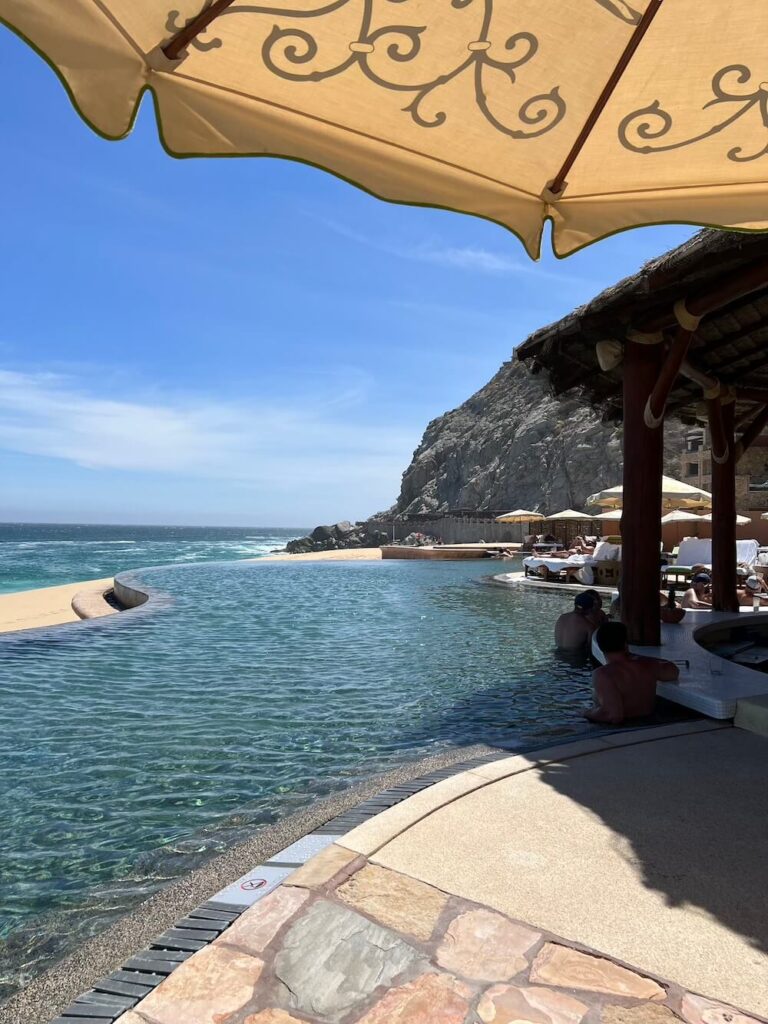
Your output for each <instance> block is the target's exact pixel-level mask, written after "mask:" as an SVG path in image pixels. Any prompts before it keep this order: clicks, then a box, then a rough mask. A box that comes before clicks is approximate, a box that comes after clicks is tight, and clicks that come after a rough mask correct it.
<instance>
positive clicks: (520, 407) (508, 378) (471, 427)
mask: <svg viewBox="0 0 768 1024" xmlns="http://www.w3.org/2000/svg"><path fill="white" fill-rule="evenodd" d="M683 429H684V428H683V427H682V425H680V424H678V423H675V422H674V421H672V422H669V423H668V424H667V427H666V457H665V464H666V469H665V472H667V473H669V474H670V475H671V476H678V475H679V459H680V454H681V452H682V450H683V449H682V445H683ZM621 471H622V452H621V426H620V425H617V424H611V423H603V422H601V420H600V417H599V414H598V413H596V412H595V410H594V409H593V408H592V407H591V406H590V405H587V404H586V403H585V402H583V401H582V400H581V399H579V398H578V396H574V395H572V394H566V395H563V396H561V397H559V398H555V397H553V396H552V395H551V394H550V392H549V390H548V386H547V380H546V378H545V377H544V376H534V375H533V374H531V373H530V372H529V370H528V369H527V368H526V366H525V365H524V364H523V363H518V362H515V361H513V360H510V361H509V362H506V363H504V365H503V366H502V367H501V369H500V370H499V372H498V373H497V374H496V375H495V376H494V377H493V378H492V379H491V380H490V381H489V382H488V383H487V384H486V385H485V386H484V387H482V388H481V389H480V390H479V391H478V392H476V393H475V394H474V395H472V397H471V398H468V399H467V401H466V402H464V404H463V405H460V406H459V407H458V408H457V409H454V410H452V411H451V412H447V413H445V415H443V416H440V417H438V418H437V419H436V420H433V421H432V422H431V423H430V424H429V425H428V427H427V429H426V431H425V432H424V436H423V438H422V440H421V444H420V445H419V446H418V448H417V449H416V451H415V452H414V455H413V459H412V461H411V464H410V466H408V468H407V469H406V471H405V473H404V474H403V482H402V486H401V488H400V496H399V497H398V499H397V505H396V511H397V512H398V513H399V514H414V513H436V512H441V513H450V512H451V511H452V510H456V509H471V510H475V511H487V512H493V511H496V512H498V511H499V510H503V509H510V508H530V509H543V510H545V511H547V512H554V511H557V510H558V509H563V508H568V507H574V508H580V507H583V505H584V502H585V499H586V498H587V497H588V495H590V494H594V493H595V491H598V490H601V489H602V488H604V487H610V486H613V485H614V484H616V483H618V482H619V481H620V480H621Z"/></svg>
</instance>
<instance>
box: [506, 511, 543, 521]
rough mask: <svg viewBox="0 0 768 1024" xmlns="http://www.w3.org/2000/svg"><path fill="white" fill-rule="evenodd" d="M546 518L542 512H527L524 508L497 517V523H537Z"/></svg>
mask: <svg viewBox="0 0 768 1024" xmlns="http://www.w3.org/2000/svg"><path fill="white" fill-rule="evenodd" d="M543 518H544V516H543V515H542V514H541V512H526V510H525V509H524V508H516V509H515V511H514V512H505V513H504V515H503V516H496V522H497V523H537V522H539V521H540V520H542V519H543Z"/></svg>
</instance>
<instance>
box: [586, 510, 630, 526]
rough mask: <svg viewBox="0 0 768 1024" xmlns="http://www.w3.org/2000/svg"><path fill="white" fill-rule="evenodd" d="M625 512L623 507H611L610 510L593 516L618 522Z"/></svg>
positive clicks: (606, 520)
mask: <svg viewBox="0 0 768 1024" xmlns="http://www.w3.org/2000/svg"><path fill="white" fill-rule="evenodd" d="M623 514H624V512H623V510H622V509H620V508H612V509H609V510H608V512H601V513H600V514H599V515H597V516H593V518H594V519H595V520H602V521H603V522H609V523H612V522H618V521H619V520H620V519H621V517H622V515H623Z"/></svg>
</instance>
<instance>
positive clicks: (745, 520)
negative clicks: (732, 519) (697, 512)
mask: <svg viewBox="0 0 768 1024" xmlns="http://www.w3.org/2000/svg"><path fill="white" fill-rule="evenodd" d="M760 518H761V519H766V518H768V514H766V515H762V516H761V517H760ZM699 519H701V520H703V521H704V522H705V523H711V522H712V513H711V512H708V513H707V514H706V515H705V516H699ZM751 522H752V520H751V519H750V518H749V516H740V515H738V513H737V515H736V525H737V526H749V524H750V523H751Z"/></svg>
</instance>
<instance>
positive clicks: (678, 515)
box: [661, 509, 701, 523]
mask: <svg viewBox="0 0 768 1024" xmlns="http://www.w3.org/2000/svg"><path fill="white" fill-rule="evenodd" d="M661 521H662V523H700V522H701V516H697V515H694V513H693V512H683V511H681V510H680V509H676V510H675V511H674V512H667V514H666V515H665V516H662V517H661Z"/></svg>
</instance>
